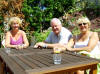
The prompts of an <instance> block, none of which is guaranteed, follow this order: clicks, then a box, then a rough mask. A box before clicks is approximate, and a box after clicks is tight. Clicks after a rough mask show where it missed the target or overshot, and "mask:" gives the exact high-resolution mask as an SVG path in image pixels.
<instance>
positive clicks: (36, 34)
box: [33, 28, 51, 42]
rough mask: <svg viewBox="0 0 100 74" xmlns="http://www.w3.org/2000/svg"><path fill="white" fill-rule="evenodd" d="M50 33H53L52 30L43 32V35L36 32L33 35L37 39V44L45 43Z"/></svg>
mask: <svg viewBox="0 0 100 74" xmlns="http://www.w3.org/2000/svg"><path fill="white" fill-rule="evenodd" d="M50 32H51V28H50V29H48V30H45V31H43V32H41V33H39V32H34V33H33V35H34V37H35V40H36V42H42V41H44V40H45V39H46V38H47V36H48V34H49V33H50Z"/></svg>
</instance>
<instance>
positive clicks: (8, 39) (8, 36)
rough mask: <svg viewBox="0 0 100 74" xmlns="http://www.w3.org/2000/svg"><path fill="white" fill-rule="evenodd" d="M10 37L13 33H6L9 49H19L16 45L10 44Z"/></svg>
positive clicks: (6, 43)
mask: <svg viewBox="0 0 100 74" xmlns="http://www.w3.org/2000/svg"><path fill="white" fill-rule="evenodd" d="M10 36H11V33H10V31H9V32H7V33H6V38H5V46H6V47H8V48H16V47H17V46H16V45H11V44H10Z"/></svg>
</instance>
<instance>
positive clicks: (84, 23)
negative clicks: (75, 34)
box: [78, 23, 87, 26]
mask: <svg viewBox="0 0 100 74" xmlns="http://www.w3.org/2000/svg"><path fill="white" fill-rule="evenodd" d="M82 24H83V25H86V24H87V23H81V24H78V26H82Z"/></svg>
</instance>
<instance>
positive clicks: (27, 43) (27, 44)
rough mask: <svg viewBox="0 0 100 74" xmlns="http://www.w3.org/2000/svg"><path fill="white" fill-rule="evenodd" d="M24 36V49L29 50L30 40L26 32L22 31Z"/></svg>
mask: <svg viewBox="0 0 100 74" xmlns="http://www.w3.org/2000/svg"><path fill="white" fill-rule="evenodd" d="M22 36H23V41H24V47H23V48H27V47H28V46H29V42H28V39H27V37H26V33H25V32H24V31H22Z"/></svg>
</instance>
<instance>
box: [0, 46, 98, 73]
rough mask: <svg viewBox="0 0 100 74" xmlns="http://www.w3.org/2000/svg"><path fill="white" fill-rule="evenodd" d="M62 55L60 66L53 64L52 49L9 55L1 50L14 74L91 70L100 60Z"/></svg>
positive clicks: (24, 51) (12, 52) (69, 54)
mask: <svg viewBox="0 0 100 74" xmlns="http://www.w3.org/2000/svg"><path fill="white" fill-rule="evenodd" d="M61 54H62V62H61V64H60V65H55V64H54V63H53V51H52V49H34V48H32V47H29V48H27V49H23V50H16V49H11V52H10V53H9V54H7V53H6V52H5V50H4V49H3V48H1V49H0V56H1V58H2V59H3V60H4V62H5V63H6V65H7V66H8V67H9V68H10V69H11V71H12V72H13V73H14V74H42V73H50V72H51V73H53V72H59V71H64V70H69V69H72V70H73V69H75V68H76V67H79V68H80V67H82V66H83V67H85V66H87V68H86V69H88V68H89V66H90V65H95V64H97V63H99V61H98V60H96V59H93V58H89V57H86V56H82V55H77V54H75V53H72V52H69V51H65V52H63V53H61Z"/></svg>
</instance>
